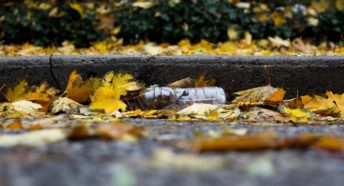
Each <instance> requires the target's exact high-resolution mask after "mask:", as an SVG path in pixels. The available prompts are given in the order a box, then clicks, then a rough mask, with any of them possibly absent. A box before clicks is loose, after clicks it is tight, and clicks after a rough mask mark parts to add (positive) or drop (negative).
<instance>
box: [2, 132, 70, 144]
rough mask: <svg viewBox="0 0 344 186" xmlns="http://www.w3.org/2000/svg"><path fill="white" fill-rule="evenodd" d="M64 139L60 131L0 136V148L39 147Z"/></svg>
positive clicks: (64, 135)
mask: <svg viewBox="0 0 344 186" xmlns="http://www.w3.org/2000/svg"><path fill="white" fill-rule="evenodd" d="M65 139H66V133H65V132H64V131H63V130H62V129H44V130H39V131H33V132H26V133H23V134H12V135H9V134H6V135H0V147H13V146H40V145H45V144H48V143H55V142H59V141H63V140H65Z"/></svg>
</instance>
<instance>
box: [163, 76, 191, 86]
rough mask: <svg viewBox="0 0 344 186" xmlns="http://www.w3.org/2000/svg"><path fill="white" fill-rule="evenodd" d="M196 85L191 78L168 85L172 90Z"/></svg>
mask: <svg viewBox="0 0 344 186" xmlns="http://www.w3.org/2000/svg"><path fill="white" fill-rule="evenodd" d="M193 85H194V80H193V79H192V78H190V77H187V78H184V79H181V80H178V81H175V82H172V83H170V84H168V85H167V86H168V87H171V88H188V87H192V86H193Z"/></svg>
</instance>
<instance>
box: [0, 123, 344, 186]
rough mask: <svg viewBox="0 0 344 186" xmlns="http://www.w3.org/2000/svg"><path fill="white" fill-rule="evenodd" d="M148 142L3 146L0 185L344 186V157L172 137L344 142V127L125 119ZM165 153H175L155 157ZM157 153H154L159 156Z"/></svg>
mask: <svg viewBox="0 0 344 186" xmlns="http://www.w3.org/2000/svg"><path fill="white" fill-rule="evenodd" d="M127 122H128V123H132V124H135V125H138V126H142V127H144V128H145V129H146V130H147V131H148V133H149V137H147V138H143V139H141V140H140V141H139V143H137V144H130V143H127V142H120V141H105V140H101V139H87V140H78V141H64V142H59V143H55V144H49V145H46V146H41V147H34V148H29V147H15V148H0V165H1V169H0V178H1V183H0V185H1V186H2V185H4V186H12V185H20V186H22V185H23V186H46V185H50V186H60V185H66V186H88V185H90V186H91V185H99V186H103V185H104V186H108V185H111V186H112V185H116V186H117V185H119V186H135V185H147V186H160V185H168V186H173V185H182V186H194V185H197V186H199V185H201V186H203V185H204V186H210V185H242V186H248V185H252V186H260V185H281V186H287V185H293V186H294V185H300V186H314V185H319V186H320V185H327V184H329V185H331V186H337V185H338V186H341V185H342V183H343V181H344V177H343V176H342V175H343V173H344V161H343V157H338V156H336V155H334V154H331V153H327V152H323V151H319V150H314V149H299V150H296V149H284V150H262V151H229V152H218V153H216V152H209V153H201V154H192V155H191V158H190V157H189V158H185V157H184V156H186V157H188V156H187V155H185V154H189V155H190V152H189V151H188V150H186V151H185V150H179V149H178V148H175V142H174V141H175V140H181V139H192V138H193V134H194V133H195V132H208V131H209V130H214V131H218V130H222V129H240V128H247V129H248V130H249V131H262V130H275V131H277V132H278V133H279V134H280V135H283V136H293V135H296V134H302V133H305V132H318V133H330V134H335V135H338V136H341V137H344V125H319V126H316V125H315V126H307V125H306V126H305V125H303V126H293V125H291V124H270V125H265V126H264V127H262V125H260V124H230V123H217V122H175V121H164V120H141V119H129V120H127ZM166 149H169V151H170V152H173V153H174V155H173V156H167V157H165V158H164V156H163V157H159V156H157V153H158V152H159V151H162V152H164V150H166ZM158 154H159V153H158Z"/></svg>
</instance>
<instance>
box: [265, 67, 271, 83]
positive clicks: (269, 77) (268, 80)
mask: <svg viewBox="0 0 344 186" xmlns="http://www.w3.org/2000/svg"><path fill="white" fill-rule="evenodd" d="M264 75H265V79H266V81H267V84H268V85H271V75H270V72H269V69H268V65H264Z"/></svg>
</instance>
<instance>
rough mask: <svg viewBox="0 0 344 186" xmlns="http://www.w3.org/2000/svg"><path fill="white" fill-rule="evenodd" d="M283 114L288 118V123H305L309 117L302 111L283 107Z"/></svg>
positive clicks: (307, 113) (308, 114) (309, 115)
mask: <svg viewBox="0 0 344 186" xmlns="http://www.w3.org/2000/svg"><path fill="white" fill-rule="evenodd" d="M283 112H284V114H286V115H287V116H289V117H290V121H292V122H307V121H308V119H309V118H310V117H311V114H310V113H309V112H306V111H305V110H302V109H290V108H287V107H285V108H284V110H283Z"/></svg>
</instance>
